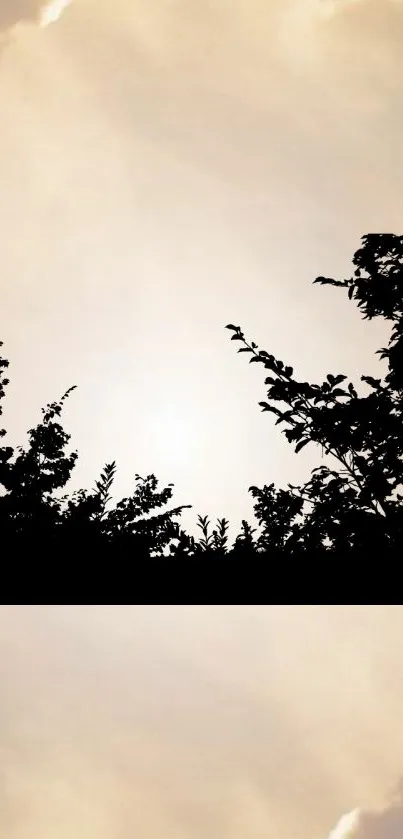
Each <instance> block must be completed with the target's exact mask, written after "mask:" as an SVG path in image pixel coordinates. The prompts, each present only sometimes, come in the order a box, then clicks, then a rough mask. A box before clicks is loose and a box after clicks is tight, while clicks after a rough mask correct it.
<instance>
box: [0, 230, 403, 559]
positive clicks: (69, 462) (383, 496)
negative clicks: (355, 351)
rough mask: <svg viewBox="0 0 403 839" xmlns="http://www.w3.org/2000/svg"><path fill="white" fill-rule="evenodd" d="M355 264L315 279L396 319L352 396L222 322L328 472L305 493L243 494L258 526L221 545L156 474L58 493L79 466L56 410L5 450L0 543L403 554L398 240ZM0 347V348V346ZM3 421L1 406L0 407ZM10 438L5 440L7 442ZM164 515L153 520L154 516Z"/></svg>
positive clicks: (402, 320) (0, 472)
mask: <svg viewBox="0 0 403 839" xmlns="http://www.w3.org/2000/svg"><path fill="white" fill-rule="evenodd" d="M362 241H363V245H362V247H361V248H360V250H358V251H357V253H356V254H355V256H354V259H353V263H354V265H355V267H356V269H355V271H354V275H353V277H352V278H351V279H349V280H343V281H336V280H331V279H326V278H324V277H318V279H317V280H315V282H317V283H321V284H327V285H333V286H338V287H341V288H344V289H346V290H347V292H348V297H349V299H350V300H353V301H354V302H355V303H356V304H357V305H358V308H359V310H360V311H361V312H362V314H363V316H364V318H366V319H369V320H371V319H372V318H374V317H383V318H384V319H385V320H387V321H390V322H391V326H392V332H391V337H390V341H389V344H388V346H387V347H386V348H382V349H381V350H379V351H378V352H379V354H380V358H381V359H383V360H384V361H386V363H387V372H386V374H385V375H384V376H380V377H379V378H373V377H372V376H368V375H363V376H361V381H362V382H363V383H365V385H366V387H367V392H366V393H363V394H359V393H358V391H357V389H356V386H355V385H354V383H353V382H347V377H346V376H345V375H343V374H337V375H336V374H335V375H333V374H330V373H329V374H328V375H327V377H326V379H325V380H324V381H323V382H322V384H311V383H309V382H300V381H298V380H297V379H296V378H295V376H294V371H293V368H292V367H291V366H287V365H285V364H284V363H283V362H282V361H280V360H279V359H277V358H275V356H274V355H271V354H270V353H268V352H265V351H263V350H259V349H258V346H257V344H255V343H254V342H251V343H248V342H247V341H246V339H245V337H244V334H243V332H242V331H241V328H240V327H239V326H235V325H233V324H228V326H227V327H226V328H227V329H229V330H230V331H231V332H232V333H233V334H232V336H231V340H233V341H239V342H240V343H241V345H242V346H241V347H240V348H239V349H238V352H242V353H248V354H249V355H250V359H249V361H250V362H255V363H260V364H262V365H263V367H264V369H265V371H266V378H265V384H266V385H267V386H268V389H267V399H266V401H264V402H260V403H259V404H260V405H261V407H262V410H263V411H268V412H271V413H273V414H275V416H276V417H277V420H276V423H277V424H280V425H283V433H284V434H285V436H286V438H287V440H288V442H290V443H293V444H295V451H296V452H297V453H298V452H299V451H300V450H301V449H302V448H303V447H304V446H306V445H308V444H309V443H314V444H316V445H317V446H319V447H320V450H321V453H322V455H324V456H325V464H322V465H320V466H318V467H316V468H315V469H313V471H312V474H311V477H310V480H309V481H307V482H306V483H305V484H303V485H302V486H292V485H291V484H288V486H287V488H286V489H284V488H278V489H276V488H275V487H274V484H269V485H267V486H264V487H263V488H261V489H259V488H257V487H254V486H253V487H250V489H249V491H250V492H251V494H252V496H253V498H254V500H255V504H254V511H255V516H256V519H257V523H258V527H256V528H252V527H251V526H250V525H249V524H248V522H246V521H243V522H242V529H241V532H240V534H239V535H238V536H237V537H236V539H235V541H234V544H233V545H232V546H229V544H228V536H227V530H228V522H227V520H226V519H224V518H223V519H221V520H220V519H218V522H217V525H216V527H215V528H213V529H212V530H211V531H210V522H209V520H208V518H207V516H205V517H202V516H199V519H198V526H199V528H200V530H201V534H202V535H201V537H200V538H199V539H197V538H195V537H193V536H190V535H189V534H187V533H186V532H185V531H184V530H183V529H182V528H181V527H180V525H179V522H178V521H177V519H178V517H180V514H181V511H182V510H183V509H184V508H185V506H186V507H189V506H190V505H181V506H177V507H173V508H168V509H167V507H166V505H167V504H168V503H169V502H170V501H171V498H172V494H173V485H172V484H169V485H168V486H167V487H165V488H163V489H159V486H158V480H157V479H156V477H155V476H154V475H148V476H146V477H145V478H141V477H140V476H139V475H136V476H135V486H134V490H133V493H132V495H131V496H130V497H129V498H123V499H122V500H121V501H119V502H118V503H115V504H113V503H112V499H111V494H110V493H111V488H112V484H113V479H114V476H115V471H116V464H115V463H110V464H106V466H105V468H104V471H103V473H102V475H101V476H100V478H99V480H98V481H97V482H96V484H95V487H94V489H93V490H92V491H87V490H79V491H77V492H73V493H70V494H69V493H68V492H65V488H66V485H67V484H68V481H69V478H70V475H71V472H72V470H73V468H74V466H75V464H76V461H77V452H74V451H68V447H69V442H70V437H69V435H68V434H66V432H65V431H64V430H63V428H62V426H61V425H60V422H59V420H60V416H61V412H62V408H63V404H64V402H65V400H66V399H67V398H68V396H69V395H70V394H71V392H72V391H73V390H74V388H73V387H72V388H70V389H69V390H68V391H67V392H66V393H65V394H64V396H63V397H62V399H61V400H60V401H59V402H54V403H51V404H50V405H48V406H47V407H46V409H43V416H42V420H41V422H40V423H39V424H38V425H37V426H36V428H33V429H31V430H30V431H29V432H28V443H27V445H26V446H25V447H22V446H20V447H18V448H17V449H16V450H14V449H13V448H12V447H10V446H2V447H0V487H1V488H2V492H1V495H0V532H1V538H2V541H3V544H4V543H7V544H9V545H10V544H11V545H13V546H14V547H16V548H18V549H23V550H27V549H29V550H31V551H32V549H33V546H36V547H38V546H43V545H46V548H47V549H48V550H50V551H51V552H56V551H60V550H61V549H62V548H63V550H66V549H67V550H68V551H69V552H70V555H73V554H74V553H75V554H77V552H83V546H84V545H85V546H86V550H90V552H91V554H92V555H95V552H96V553H97V554H98V555H99V552H100V551H101V552H102V551H104V552H106V553H107V554H109V555H110V556H111V557H113V558H114V559H116V558H117V557H124V558H128V559H151V558H152V557H164V556H169V557H171V558H183V557H188V558H191V557H193V558H194V559H197V558H204V559H206V558H214V559H220V558H221V559H225V558H226V559H245V558H249V557H255V558H257V559H258V558H261V559H263V558H273V557H276V558H277V557H284V558H296V557H298V556H303V555H305V556H306V555H308V556H311V555H312V554H313V553H314V552H316V551H323V552H324V553H325V554H326V555H328V556H331V555H332V554H335V553H340V552H343V555H345V556H348V555H352V556H354V555H356V554H357V552H359V551H361V550H363V549H365V550H366V551H368V550H369V549H371V551H374V550H377V551H380V552H382V555H384V554H385V552H392V551H397V550H399V549H400V550H401V549H402V547H403V507H402V499H403V495H402V494H401V491H402V485H403V461H402V452H403V423H402V419H403V295H402V289H403V281H402V280H403V237H401V236H396V235H392V234H371V235H367V236H364V237H363V240H362ZM0 346H1V344H0ZM7 367H8V361H7V360H6V359H1V358H0V402H1V399H2V398H3V397H4V395H5V388H6V386H7V384H8V379H7V378H6V370H7ZM0 414H1V404H0ZM4 435H5V431H1V432H0V436H1V437H4ZM158 511H160V512H158Z"/></svg>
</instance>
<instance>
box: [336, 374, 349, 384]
mask: <svg viewBox="0 0 403 839" xmlns="http://www.w3.org/2000/svg"><path fill="white" fill-rule="evenodd" d="M345 379H347V376H343V375H342V374H341V373H340V374H339V375H338V376H336V378H335V380H334V383H335V385H339V384H340V382H344V380H345Z"/></svg>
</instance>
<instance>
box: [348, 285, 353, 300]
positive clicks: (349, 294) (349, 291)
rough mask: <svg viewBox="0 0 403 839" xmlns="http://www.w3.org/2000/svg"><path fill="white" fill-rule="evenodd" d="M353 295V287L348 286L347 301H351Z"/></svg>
mask: <svg viewBox="0 0 403 839" xmlns="http://www.w3.org/2000/svg"><path fill="white" fill-rule="evenodd" d="M353 294H354V286H353V285H351V286H350V288H349V290H348V299H349V300H351V298H352V296H353Z"/></svg>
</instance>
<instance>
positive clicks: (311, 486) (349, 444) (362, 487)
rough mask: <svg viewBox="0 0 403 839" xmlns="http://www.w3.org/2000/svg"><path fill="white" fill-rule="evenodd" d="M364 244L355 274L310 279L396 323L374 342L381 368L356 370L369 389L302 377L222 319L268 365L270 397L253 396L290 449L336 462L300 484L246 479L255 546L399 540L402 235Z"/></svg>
mask: <svg viewBox="0 0 403 839" xmlns="http://www.w3.org/2000/svg"><path fill="white" fill-rule="evenodd" d="M362 242H363V246H362V247H361V248H360V249H359V250H358V251H357V253H356V254H355V256H354V259H353V264H354V265H355V266H356V269H355V271H354V275H353V277H352V278H350V279H348V280H341V281H340V280H332V279H327V278H325V277H318V278H317V279H316V280H315V281H314V282H316V283H321V284H322V285H324V284H327V285H333V286H337V287H341V288H344V289H346V290H347V292H348V298H349V299H350V300H353V301H354V302H356V303H357V305H358V308H359V310H360V311H361V312H362V314H363V317H364V318H365V319H368V320H371V319H372V318H374V317H383V318H384V319H385V320H387V321H391V322H392V324H393V328H392V333H391V337H390V340H389V344H388V346H387V347H386V348H382V349H381V350H378V353H379V354H380V357H381V359H386V360H387V364H388V372H387V375H386V376H385V377H384V378H382V377H380V378H376V379H375V378H373V377H372V376H368V375H363V376H361V381H362V382H364V383H366V385H367V386H368V388H369V393H367V394H366V395H359V394H358V393H357V390H356V387H355V386H354V384H353V383H352V382H347V376H345V375H343V374H338V375H332V374H330V373H329V374H328V375H327V377H326V379H325V381H323V382H322V384H311V383H309V382H301V381H298V380H297V379H296V377H295V376H294V370H293V368H292V367H291V366H287V365H285V364H284V363H283V362H282V361H281V360H279V359H277V358H275V356H274V355H271V354H270V353H268V352H265V351H264V350H259V349H258V347H257V344H256V343H254V342H253V341H252V342H250V343H248V342H247V341H246V340H245V337H244V334H243V332H242V330H241V328H240V327H239V326H234V325H233V324H228V325H227V329H230V330H231V331H232V332H233V335H232V338H231V340H233V341H239V342H240V343H241V344H242V346H241V347H240V349H239V350H238V352H245V353H249V354H250V356H251V358H250V362H255V363H260V364H262V365H263V367H264V368H265V370H266V371H268V373H269V375H267V376H266V378H265V384H266V385H268V390H267V401H264V402H260V403H259V404H260V405H261V407H262V410H263V411H268V412H271V413H273V414H274V415H275V416H276V417H277V419H276V424H280V425H283V433H284V434H285V436H286V438H287V440H288V442H290V443H294V444H295V451H296V453H298V452H299V451H301V449H302V448H303V447H304V446H306V445H308V444H309V443H313V444H315V445H317V446H320V448H321V450H322V453H323V454H325V455H326V456H328V459H329V460H330V459H332V461H333V462H334V461H335V462H336V468H332V466H333V462H332V466H331V465H321V466H318V467H316V469H314V470H313V471H312V474H311V478H310V480H309V481H308V482H306V483H305V484H303V485H302V486H292V485H291V484H288V489H280V490H276V489H275V488H274V485H273V484H271V485H270V486H265V487H263V489H258V488H257V487H250V492H251V494H252V495H253V497H254V499H256V503H255V506H254V510H255V514H256V516H257V519H258V521H259V524H260V525H261V527H262V532H261V534H260V535H259V537H258V539H257V541H256V548H257V550H258V551H267V550H270V549H275V550H281V551H283V552H285V553H287V554H294V555H296V554H297V553H298V552H300V551H301V550H304V551H312V550H315V549H318V548H319V549H326V550H328V551H335V550H337V551H340V549H342V550H343V551H344V552H354V551H357V550H358V549H369V548H371V549H372V550H373V549H377V550H390V549H395V548H401V547H402V546H403V508H402V503H401V502H402V498H403V496H402V495H401V492H400V491H399V490H401V489H402V484H403V462H402V452H403V422H402V420H403V294H402V291H403V237H401V236H396V235H393V234H370V235H367V236H364V237H363V239H362Z"/></svg>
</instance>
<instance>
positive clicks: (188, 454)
mask: <svg viewBox="0 0 403 839" xmlns="http://www.w3.org/2000/svg"><path fill="white" fill-rule="evenodd" d="M149 432H150V438H151V439H150V444H151V447H152V450H153V451H158V452H159V454H160V455H163V456H164V459H165V458H167V459H168V460H171V459H172V460H173V461H174V462H177V461H178V460H179V461H182V462H183V461H186V460H190V459H191V458H192V457H194V456H195V454H196V452H195V446H196V433H195V423H194V422H192V420H191V418H190V417H186V416H181V415H180V413H179V411H177V410H174V409H170V408H167V409H164V410H162V411H159V412H158V414H156V415H155V416H154V417H153V419H152V420H151V423H150V427H149Z"/></svg>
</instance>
